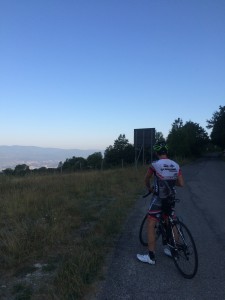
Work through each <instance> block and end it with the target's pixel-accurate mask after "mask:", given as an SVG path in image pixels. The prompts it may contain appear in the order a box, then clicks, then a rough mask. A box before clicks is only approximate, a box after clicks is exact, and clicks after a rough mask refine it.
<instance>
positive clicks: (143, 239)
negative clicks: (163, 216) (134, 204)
mask: <svg viewBox="0 0 225 300" xmlns="http://www.w3.org/2000/svg"><path fill="white" fill-rule="evenodd" d="M147 227H148V214H146V215H145V217H144V219H143V220H142V223H141V226H140V229H139V240H140V243H141V244H142V245H143V246H148V233H147ZM160 235H161V230H160V224H159V222H157V224H156V226H155V239H156V240H157V239H158V238H159V236H160Z"/></svg>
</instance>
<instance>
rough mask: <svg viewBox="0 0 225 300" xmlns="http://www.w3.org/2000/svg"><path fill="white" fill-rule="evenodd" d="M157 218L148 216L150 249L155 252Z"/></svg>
mask: <svg viewBox="0 0 225 300" xmlns="http://www.w3.org/2000/svg"><path fill="white" fill-rule="evenodd" d="M156 222H157V220H155V219H153V218H148V250H149V251H151V252H153V253H155V248H156V242H155V225H156Z"/></svg>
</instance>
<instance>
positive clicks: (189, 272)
mask: <svg viewBox="0 0 225 300" xmlns="http://www.w3.org/2000/svg"><path fill="white" fill-rule="evenodd" d="M174 227H176V229H177V233H178V234H177V235H178V238H176V241H175V249H176V250H172V257H173V261H174V264H175V266H176V267H177V269H178V270H179V272H180V273H181V274H182V276H183V277H184V278H188V279H191V278H193V277H194V276H195V275H196V273H197V270H198V253H197V248H196V245H195V242H194V239H193V237H192V235H191V232H190V230H189V229H188V228H187V226H186V225H185V224H184V223H183V222H181V221H178V222H177V223H176V224H175V226H174ZM174 227H173V229H172V230H174ZM174 234H175V232H174Z"/></svg>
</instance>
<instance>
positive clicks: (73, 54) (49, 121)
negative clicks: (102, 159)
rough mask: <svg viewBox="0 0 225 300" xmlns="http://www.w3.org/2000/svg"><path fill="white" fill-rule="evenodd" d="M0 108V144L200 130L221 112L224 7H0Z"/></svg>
mask: <svg viewBox="0 0 225 300" xmlns="http://www.w3.org/2000/svg"><path fill="white" fill-rule="evenodd" d="M0 104H1V106H0V111H1V118H0V126H1V136H0V145H27V146H41V147H57V148H79V149H101V150H104V149H105V148H106V147H108V146H109V145H113V143H114V140H115V139H117V138H118V136H119V134H125V135H126V137H127V138H128V140H129V142H131V143H133V131H134V129H136V128H152V127H154V128H156V130H157V131H161V132H162V133H163V134H164V136H165V137H166V136H167V134H168V132H169V130H170V129H171V125H172V123H173V122H174V120H175V119H177V118H178V117H180V118H182V119H183V121H184V123H185V122H186V121H190V120H191V121H193V122H196V123H198V124H200V126H202V127H203V128H204V129H206V125H207V123H206V120H207V119H210V118H211V117H212V115H213V113H214V112H215V111H218V110H219V105H225V1H224V0H0Z"/></svg>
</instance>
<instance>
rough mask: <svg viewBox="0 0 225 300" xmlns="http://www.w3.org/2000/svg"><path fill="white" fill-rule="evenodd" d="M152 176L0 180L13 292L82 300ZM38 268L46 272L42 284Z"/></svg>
mask: <svg viewBox="0 0 225 300" xmlns="http://www.w3.org/2000/svg"><path fill="white" fill-rule="evenodd" d="M145 170H146V168H142V167H140V168H138V169H135V168H124V169H118V170H111V171H98V172H97V171H93V172H86V173H74V174H58V175H48V176H47V175H46V176H31V175H30V176H28V177H23V178H15V177H4V176H2V177H0V195H1V198H0V225H1V226H0V257H1V258H0V259H1V273H2V274H3V273H4V274H8V277H9V279H8V280H9V281H10V282H11V284H9V283H8V281H7V278H8V277H7V276H5V277H4V278H6V279H5V281H4V282H5V286H6V287H7V293H8V294H9V293H10V292H11V293H12V294H14V295H15V299H79V298H81V297H82V296H83V295H84V294H85V292H86V291H87V289H88V286H89V285H90V284H91V283H92V282H93V280H95V279H96V278H97V276H99V275H100V272H101V268H102V266H103V263H104V256H105V252H106V251H109V248H110V247H111V246H112V242H113V239H114V238H115V236H116V235H117V234H118V232H119V231H120V230H121V225H122V224H123V221H124V219H125V218H126V216H127V213H128V211H129V208H130V207H132V205H133V203H134V202H135V201H136V199H137V195H138V193H139V194H140V193H142V192H143V178H144V174H145ZM37 263H39V264H41V273H40V272H39V273H40V274H39V273H38V274H39V277H38V282H36V283H35V280H36V279H37V278H35V276H33V277H32V275H34V274H36V273H37V272H38V270H37V267H33V266H34V264H37ZM39 271H40V270H39ZM35 272H36V273H35ZM28 273H29V274H31V275H30V278H32V280H30V281H29V280H27V274H28ZM24 277H26V280H24ZM18 278H19V279H18ZM18 280H19V283H18ZM36 281H37V280H36ZM12 283H13V284H12ZM18 287H20V288H18ZM15 291H16V292H15ZM7 293H6V292H5V294H7ZM0 296H1V293H0ZM16 297H17V298H16ZM6 299H7V298H6Z"/></svg>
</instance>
